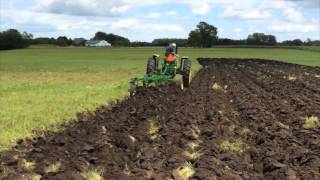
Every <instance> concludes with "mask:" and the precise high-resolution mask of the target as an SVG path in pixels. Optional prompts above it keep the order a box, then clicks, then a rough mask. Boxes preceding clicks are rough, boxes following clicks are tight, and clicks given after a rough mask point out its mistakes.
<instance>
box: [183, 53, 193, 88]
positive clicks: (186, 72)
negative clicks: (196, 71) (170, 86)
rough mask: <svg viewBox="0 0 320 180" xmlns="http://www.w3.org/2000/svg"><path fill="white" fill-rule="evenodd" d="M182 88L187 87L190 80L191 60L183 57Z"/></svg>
mask: <svg viewBox="0 0 320 180" xmlns="http://www.w3.org/2000/svg"><path fill="white" fill-rule="evenodd" d="M182 72H183V74H182V84H181V86H182V89H183V88H187V87H189V84H190V81H191V60H190V59H185V60H184V62H183V69H182Z"/></svg>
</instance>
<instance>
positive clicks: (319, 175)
mask: <svg viewBox="0 0 320 180" xmlns="http://www.w3.org/2000/svg"><path fill="white" fill-rule="evenodd" d="M199 62H200V63H201V64H202V65H203V68H202V69H201V70H200V71H199V72H198V73H197V74H196V76H195V77H194V78H193V81H192V83H191V86H190V88H188V89H186V90H184V91H182V90H181V89H180V86H178V85H176V84H172V85H169V86H164V87H159V88H154V87H150V88H147V89H144V88H142V89H138V90H137V92H136V94H135V95H134V96H131V97H128V98H127V99H125V100H123V101H122V102H118V103H116V104H113V105H112V106H108V107H99V108H98V109H97V110H96V111H95V112H93V113H81V114H79V115H78V119H77V122H75V123H72V124H69V125H65V127H64V130H63V131H62V132H58V133H53V132H46V133H43V135H41V136H40V135H39V136H38V137H37V138H34V139H26V140H20V141H18V142H17V145H16V146H15V147H14V148H12V149H11V150H9V151H7V152H2V153H1V154H0V161H1V167H0V174H2V177H3V178H4V179H28V178H32V177H34V175H41V178H42V179H83V178H84V177H83V175H84V174H85V173H86V172H88V171H90V170H95V169H98V170H100V172H101V174H102V176H103V178H104V179H107V180H110V179H117V180H119V179H159V180H164V179H181V177H180V176H179V175H178V174H177V169H179V168H181V167H183V166H184V165H185V164H186V163H189V166H190V167H191V168H193V169H194V174H193V176H192V177H190V178H189V179H208V180H209V179H212V180H213V179H292V180H293V179H320V128H319V126H316V127H313V128H304V123H305V119H306V118H307V117H312V116H313V117H314V118H316V117H318V118H320V68H317V67H307V66H300V65H294V64H286V63H280V62H276V61H268V60H254V59H252V60H251V59H246V60H239V59H199ZM226 142H230V143H231V144H232V143H238V144H240V145H239V147H238V148H235V149H232V148H230V149H226V148H224V145H226ZM191 143H193V146H192V144H191ZM233 145H234V144H233ZM188 152H189V154H191V153H195V152H197V153H198V154H197V155H196V156H194V157H189V156H188ZM25 162H32V163H33V167H31V168H30V167H29V168H26V167H25V164H26V163H25ZM53 164H56V165H58V168H56V169H55V170H54V171H53V170H48V168H49V167H50V166H51V165H53ZM0 177H1V176H0Z"/></svg>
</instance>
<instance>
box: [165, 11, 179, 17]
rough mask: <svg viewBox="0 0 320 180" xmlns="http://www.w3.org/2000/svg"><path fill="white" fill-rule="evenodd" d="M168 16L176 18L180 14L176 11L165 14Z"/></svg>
mask: <svg viewBox="0 0 320 180" xmlns="http://www.w3.org/2000/svg"><path fill="white" fill-rule="evenodd" d="M165 14H166V15H167V16H176V15H178V13H177V12H176V11H168V12H166V13H165Z"/></svg>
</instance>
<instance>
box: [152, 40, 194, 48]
mask: <svg viewBox="0 0 320 180" xmlns="http://www.w3.org/2000/svg"><path fill="white" fill-rule="evenodd" d="M170 43H176V44H177V46H179V47H186V46H188V39H175V38H160V39H154V40H153V41H152V44H153V45H154V46H167V45H168V44H170Z"/></svg>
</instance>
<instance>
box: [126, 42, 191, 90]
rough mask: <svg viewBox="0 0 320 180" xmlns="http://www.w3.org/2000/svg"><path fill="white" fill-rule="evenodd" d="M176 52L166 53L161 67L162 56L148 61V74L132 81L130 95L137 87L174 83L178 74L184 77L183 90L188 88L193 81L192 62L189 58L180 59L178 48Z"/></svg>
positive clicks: (155, 56) (153, 57) (154, 56)
mask: <svg viewBox="0 0 320 180" xmlns="http://www.w3.org/2000/svg"><path fill="white" fill-rule="evenodd" d="M174 49H175V50H174V52H166V57H165V58H164V60H163V62H162V64H161V66H160V56H159V55H157V54H154V55H153V56H151V57H150V58H149V59H148V62H147V69H146V74H145V75H144V76H142V77H135V78H132V79H131V80H130V93H133V92H134V91H135V89H136V88H137V87H141V86H143V87H148V86H150V85H153V84H154V85H155V86H159V85H162V84H167V83H169V82H172V81H174V79H175V77H176V75H177V74H180V75H181V76H182V81H181V88H182V89H183V88H187V87H188V86H189V84H190V80H191V60H190V59H189V58H188V57H187V56H183V57H181V58H180V57H179V55H178V48H176V47H175V48H174Z"/></svg>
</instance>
